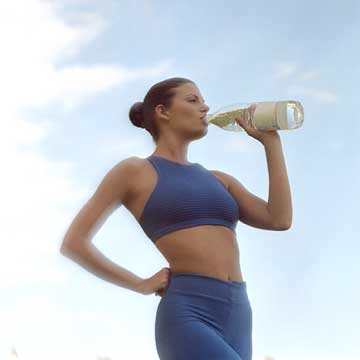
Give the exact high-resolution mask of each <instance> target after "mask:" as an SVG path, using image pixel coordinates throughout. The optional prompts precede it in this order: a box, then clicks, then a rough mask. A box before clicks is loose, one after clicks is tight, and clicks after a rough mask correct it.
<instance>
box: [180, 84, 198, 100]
mask: <svg viewBox="0 0 360 360" xmlns="http://www.w3.org/2000/svg"><path fill="white" fill-rule="evenodd" d="M177 94H178V95H181V96H183V95H188V94H195V95H197V96H200V97H202V96H201V93H200V90H199V88H198V87H197V86H196V85H195V84H192V83H186V84H183V85H181V86H179V87H178V88H177Z"/></svg>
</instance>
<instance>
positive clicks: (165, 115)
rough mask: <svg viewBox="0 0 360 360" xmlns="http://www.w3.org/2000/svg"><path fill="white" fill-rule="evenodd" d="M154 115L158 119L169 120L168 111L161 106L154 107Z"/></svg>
mask: <svg viewBox="0 0 360 360" xmlns="http://www.w3.org/2000/svg"><path fill="white" fill-rule="evenodd" d="M155 113H156V115H157V117H158V118H161V119H164V120H169V110H167V109H166V107H165V106H164V105H163V104H158V105H156V107H155Z"/></svg>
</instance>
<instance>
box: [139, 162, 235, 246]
mask: <svg viewBox="0 0 360 360" xmlns="http://www.w3.org/2000/svg"><path fill="white" fill-rule="evenodd" d="M147 159H148V160H149V161H150V162H151V163H152V165H153V166H154V168H155V169H156V171H157V175H158V178H157V183H156V186H155V188H154V191H153V192H152V193H151V195H150V197H149V199H148V201H147V203H146V205H145V207H144V210H143V213H142V215H141V218H140V221H139V223H140V226H141V227H142V229H143V230H144V232H145V234H146V235H147V236H148V237H149V238H150V239H151V240H152V241H153V242H154V243H155V242H156V239H158V238H159V237H161V236H162V235H165V234H167V233H170V232H172V231H175V230H179V229H183V228H188V227H192V226H197V225H205V224H208V225H223V226H227V227H228V228H230V229H231V230H233V231H234V232H235V229H236V225H237V221H238V220H239V208H238V205H237V202H236V200H235V199H234V198H233V197H232V195H231V194H230V193H229V192H228V191H227V190H226V188H225V187H224V185H223V184H222V183H221V182H220V180H219V179H217V177H216V176H215V175H213V174H212V173H211V172H210V171H208V170H207V169H205V168H204V167H203V166H202V165H200V164H198V163H194V164H191V165H185V164H180V163H178V162H175V161H172V160H168V159H165V158H163V157H159V156H155V155H151V156H149V157H147Z"/></svg>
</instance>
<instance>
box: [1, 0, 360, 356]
mask: <svg viewBox="0 0 360 360" xmlns="http://www.w3.org/2000/svg"><path fill="white" fill-rule="evenodd" d="M359 23H360V4H359V3H358V2H356V1H341V2H340V1H333V2H325V1H318V2H313V1H309V0H306V1H301V2H300V1H297V2H294V1H290V2H289V1H286V2H285V1H277V0H275V1H272V2H271V3H269V2H265V1H258V0H255V1H252V2H246V3H245V2H239V1H227V2H226V4H225V5H224V3H220V2H213V3H210V4H209V2H206V1H197V2H193V1H176V2H171V3H170V4H169V3H168V2H165V1H145V0H141V1H140V0H139V1H127V2H125V1H112V0H111V1H110V0H105V1H102V2H101V4H100V2H97V1H90V0H88V1H86V0H71V1H70V0H66V1H60V0H53V1H40V0H27V1H26V2H24V1H20V0H13V1H11V2H10V1H7V2H3V3H2V4H1V5H0V24H1V31H0V39H1V44H2V56H1V59H0V65H1V66H0V78H1V79H2V81H1V82H0V93H1V95H2V96H1V98H2V105H1V107H0V112H1V116H0V124H1V129H2V131H1V133H0V137H1V141H0V150H1V151H0V159H1V164H2V176H1V178H0V184H1V186H0V192H1V207H0V211H1V220H2V226H1V230H0V239H1V244H2V251H1V254H0V269H1V281H0V291H1V297H0V298H1V300H0V305H1V306H0V339H1V342H0V358H2V359H3V358H8V359H10V358H15V355H11V348H12V347H14V348H15V349H16V352H17V354H18V358H19V359H24V360H30V359H31V360H33V359H37V360H39V359H41V360H42V359H50V358H51V359H56V360H57V359H65V358H66V359H84V360H85V359H94V360H96V357H97V356H108V357H110V358H111V359H125V358H131V359H149V360H152V359H154V360H155V359H157V358H158V356H157V353H156V347H155V338H154V321H155V312H156V308H157V305H158V302H159V301H160V298H159V297H155V296H154V295H151V296H143V295H139V294H138V293H135V292H131V291H129V290H127V289H124V288H120V287H117V286H114V285H113V284H111V283H107V282H105V281H103V280H102V279H99V278H97V277H95V276H94V275H92V274H91V273H89V272H87V271H85V270H83V269H82V268H81V267H79V265H77V264H76V263H73V262H71V261H69V259H67V258H65V257H63V256H61V255H60V254H59V251H58V250H59V246H60V243H61V240H62V236H63V234H64V232H65V231H66V229H67V227H68V226H69V224H70V222H71V221H72V219H73V217H74V216H75V215H76V213H77V212H78V210H79V209H80V208H81V207H82V205H83V204H84V203H85V202H86V201H87V199H88V198H89V197H90V196H91V195H92V193H93V192H94V190H95V189H96V187H97V185H98V184H99V182H100V181H101V179H102V178H103V176H104V175H105V173H106V172H107V171H108V170H109V169H110V168H111V167H112V166H113V165H114V164H116V163H117V162H119V161H120V160H122V159H124V158H127V157H130V156H139V157H146V156H148V155H149V154H151V153H152V151H153V143H152V140H151V138H150V136H149V134H148V133H147V132H146V131H144V130H142V129H139V128H136V127H134V126H133V125H132V124H131V122H130V120H129V118H128V111H129V108H130V107H131V105H132V104H133V103H134V102H136V101H141V100H143V97H144V96H145V94H146V92H147V91H148V89H149V88H150V87H151V86H152V85H153V84H154V83H156V82H158V81H161V80H163V79H166V78H169V77H174V76H180V77H187V78H190V79H192V80H194V81H195V83H196V84H197V85H198V87H199V89H200V91H201V94H202V95H203V97H204V98H205V100H206V103H207V104H208V105H209V107H210V110H209V112H210V113H211V112H213V111H215V110H217V109H218V108H220V107H222V106H225V105H228V104H232V103H235V102H257V101H271V100H273V101H276V100H287V99H295V100H298V101H300V102H301V103H302V105H303V107H304V113H305V117H304V123H303V126H302V127H301V128H299V129H296V130H292V131H279V133H280V137H281V142H282V147H283V151H284V156H285V161H286V166H287V172H288V177H289V182H290V186H291V194H292V202H293V223H292V227H291V228H290V229H289V230H288V231H265V230H261V229H256V228H252V227H249V226H247V225H245V224H243V223H241V222H239V223H238V225H237V239H238V243H239V248H240V263H241V269H242V273H243V277H244V280H245V281H246V282H247V289H248V294H249V299H250V302H251V305H252V309H253V345H254V349H253V353H254V357H253V358H254V360H260V359H265V358H266V357H268V358H267V360H270V358H272V359H276V360H285V359H286V360H325V359H326V360H340V359H341V360H355V359H357V360H358V359H360V350H359V348H358V345H357V340H358V327H359V322H360V311H359V307H358V304H359V303H360V290H359V281H358V278H359V275H360V265H359V261H358V253H359V230H358V221H359V220H358V214H359V210H358V208H357V206H358V202H359V199H360V191H359V186H358V184H359V183H360V152H359V148H358V144H359V136H360V122H359V121H358V116H357V107H358V101H359V100H358V84H359V80H360V76H359V75H360V66H359V32H360V31H359ZM188 159H189V161H191V162H198V163H201V164H202V165H203V166H205V167H206V168H208V169H218V170H223V171H225V172H228V173H229V174H231V175H233V176H235V177H236V178H237V179H239V181H241V183H243V185H244V186H246V188H247V189H248V190H249V191H251V192H253V193H254V194H256V195H257V196H259V197H261V198H263V199H264V200H267V199H268V185H269V183H268V172H267V163H266V158H265V152H264V148H263V146H262V145H261V144H260V143H259V142H257V141H256V140H255V139H253V138H251V137H249V136H248V135H247V134H246V133H244V132H230V131H224V130H222V129H220V128H218V127H216V126H212V125H209V128H208V133H207V135H206V136H205V137H204V138H202V139H200V140H198V141H195V142H193V143H192V144H191V145H190V147H189V156H188ZM94 244H95V245H96V246H97V247H98V248H99V250H100V251H102V252H103V253H104V254H105V255H106V256H108V257H109V258H110V259H111V260H112V261H114V262H116V263H118V264H119V265H121V266H123V267H125V268H126V269H128V270H130V271H132V272H134V273H135V274H137V275H138V276H140V277H143V278H145V277H150V276H152V275H153V274H154V273H156V272H157V271H159V270H160V269H161V268H162V267H166V266H168V263H167V262H166V260H165V258H164V257H163V256H162V255H161V254H160V253H159V252H158V250H157V249H156V247H155V246H154V245H153V244H152V242H151V241H150V239H148V238H147V237H146V235H145V233H144V232H143V231H142V229H141V228H140V226H139V225H138V224H137V222H136V221H135V219H134V218H133V217H132V215H131V214H130V213H129V212H128V211H127V210H126V208H125V207H121V208H119V209H118V210H117V211H116V212H114V213H113V214H112V215H111V216H110V217H109V218H108V220H107V221H106V223H105V224H104V225H103V226H102V228H100V229H99V230H98V233H97V234H96V236H95V238H94Z"/></svg>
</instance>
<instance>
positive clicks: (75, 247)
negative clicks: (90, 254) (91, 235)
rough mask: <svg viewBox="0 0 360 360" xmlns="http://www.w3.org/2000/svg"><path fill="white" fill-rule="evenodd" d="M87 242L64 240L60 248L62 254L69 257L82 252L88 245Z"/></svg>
mask: <svg viewBox="0 0 360 360" xmlns="http://www.w3.org/2000/svg"><path fill="white" fill-rule="evenodd" d="M86 243H87V241H84V240H81V241H80V240H70V239H64V240H63V242H62V244H61V246H60V254H62V255H64V256H69V255H70V254H74V253H78V252H79V251H80V252H81V250H82V248H83V247H84V245H86Z"/></svg>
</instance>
